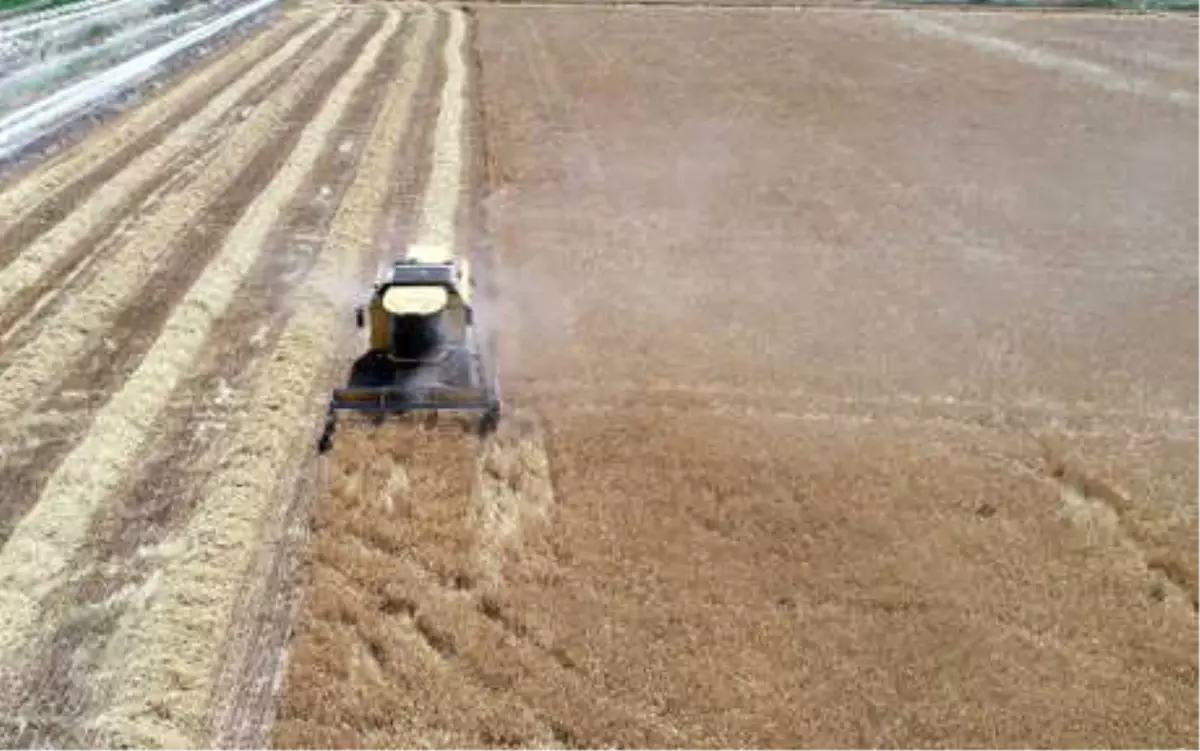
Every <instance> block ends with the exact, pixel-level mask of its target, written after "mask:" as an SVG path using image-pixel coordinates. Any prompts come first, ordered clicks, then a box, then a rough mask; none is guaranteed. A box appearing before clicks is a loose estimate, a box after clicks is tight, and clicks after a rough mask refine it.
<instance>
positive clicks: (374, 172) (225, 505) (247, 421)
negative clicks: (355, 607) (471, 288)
mask: <svg viewBox="0 0 1200 751" xmlns="http://www.w3.org/2000/svg"><path fill="white" fill-rule="evenodd" d="M428 15H429V14H428V13H427V12H421V13H419V14H418V21H417V32H416V35H415V39H414V41H413V42H412V44H411V45H410V46H409V48H408V54H407V55H406V60H405V64H404V68H403V70H402V72H401V74H400V76H399V81H398V83H397V84H396V85H394V86H393V87H392V88H391V90H390V91H389V92H388V95H387V100H386V102H385V105H384V111H383V114H382V115H381V116H380V118H379V119H378V120H377V121H376V124H375V128H374V129H373V132H372V137H371V141H370V143H369V145H368V146H367V148H366V151H365V153H364V155H363V163H362V165H361V166H360V168H359V170H358V173H357V175H356V177H355V181H354V183H353V185H352V186H351V188H350V190H349V191H348V193H347V196H346V198H345V200H344V201H343V203H342V205H341V207H340V208H339V210H338V214H337V217H336V219H335V220H334V224H333V228H332V230H331V233H330V237H329V239H328V241H327V242H326V244H325V247H324V250H323V252H322V254H321V255H320V257H319V258H318V260H317V263H316V265H315V266H314V268H313V270H312V272H311V273H310V275H309V277H308V279H306V281H305V283H304V285H303V286H302V287H300V288H299V289H298V290H297V292H296V295H295V304H294V307H293V313H292V317H291V318H290V320H289V323H288V325H287V327H286V328H285V330H284V331H283V332H282V334H281V336H280V339H279V341H278V343H277V345H276V347H275V348H274V350H273V352H272V354H271V356H270V358H269V360H267V361H266V364H265V366H264V367H263V369H262V370H261V372H259V373H258V374H257V376H256V379H255V384H254V388H253V392H252V393H253V399H252V400H251V406H250V407H249V408H248V409H247V410H245V411H244V412H243V421H240V424H239V429H238V430H237V432H236V433H235V434H234V437H233V438H232V441H231V445H230V449H231V450H230V453H229V455H228V459H227V463H226V464H225V466H224V467H223V468H222V471H221V472H220V474H218V475H217V476H216V477H214V478H213V479H212V480H211V481H210V482H209V483H207V484H206V485H205V486H204V488H203V496H204V499H205V500H204V503H203V504H202V505H201V506H200V507H199V508H198V509H197V511H196V513H195V514H194V515H193V516H192V518H191V519H190V520H189V522H188V525H187V527H186V528H185V529H184V530H182V531H181V533H180V535H179V537H178V538H175V539H176V541H175V543H173V545H172V549H173V550H174V551H175V554H173V555H170V556H168V557H167V560H166V561H165V562H164V567H163V569H162V573H161V577H160V578H159V579H158V582H159V583H158V585H157V591H156V593H155V595H154V597H153V598H152V599H151V600H150V601H149V602H148V603H147V604H146V607H145V608H144V609H136V610H131V611H128V612H127V613H126V614H125V615H124V616H123V617H122V618H121V620H120V623H119V625H118V628H117V632H116V635H115V636H114V638H113V639H112V641H111V642H110V643H109V646H108V648H107V650H106V652H105V655H104V659H103V663H102V666H101V671H100V672H101V675H102V676H103V680H104V682H105V683H106V685H108V686H111V687H112V689H113V692H114V694H113V696H112V699H111V702H110V703H109V705H108V709H107V710H106V711H104V712H103V713H102V715H101V716H100V717H99V718H98V719H97V727H98V728H99V729H101V730H102V731H104V732H107V733H110V734H114V735H116V736H118V737H121V738H124V739H127V740H128V741H129V742H131V743H134V744H137V745H142V744H145V743H147V742H150V743H156V744H157V743H159V742H161V741H162V740H163V739H168V740H169V742H175V743H178V742H192V743H194V742H203V741H202V739H204V738H205V737H207V735H208V733H209V730H210V726H209V724H208V723H209V717H210V713H211V712H212V710H213V709H214V708H213V707H212V706H211V705H210V701H211V700H210V690H211V685H210V681H211V679H212V677H213V675H214V672H215V671H216V670H218V669H219V667H220V665H221V659H222V658H221V652H222V649H221V647H222V644H223V643H224V642H225V639H226V637H227V635H228V636H231V637H235V636H236V635H231V634H229V633H228V632H229V626H230V623H231V619H232V618H233V617H234V616H235V613H234V610H235V606H236V605H237V604H238V600H239V597H238V595H239V590H240V589H241V587H242V586H243V578H244V577H245V575H246V574H247V573H248V571H249V570H250V567H251V565H252V564H253V562H254V560H255V558H256V556H257V553H258V545H259V544H260V539H259V535H260V533H261V532H262V529H263V524H264V522H265V521H266V519H267V517H270V516H273V515H274V512H275V510H276V509H278V508H279V506H280V505H281V504H285V503H286V502H287V501H288V496H289V492H288V491H289V490H290V489H291V486H292V482H291V480H292V479H294V478H295V477H296V475H297V473H298V471H299V464H300V463H301V462H303V461H304V460H305V459H307V458H309V457H310V456H311V454H312V451H313V450H312V449H311V448H309V449H308V451H306V452H303V453H297V452H296V447H297V442H296V440H295V439H296V438H297V437H298V435H302V434H304V433H306V432H308V431H307V430H306V428H312V429H313V431H312V432H313V433H314V434H315V428H316V426H317V424H318V423H319V418H320V417H321V412H322V409H321V408H322V407H323V401H322V400H319V399H314V398H313V397H314V396H316V394H317V393H318V389H320V390H321V391H323V386H324V380H325V378H324V376H325V375H326V372H327V371H328V370H329V365H330V361H331V360H332V353H331V352H330V347H329V342H330V341H331V340H332V339H333V335H334V334H335V333H336V332H337V331H338V330H339V329H340V328H342V325H341V324H340V322H339V319H338V317H337V315H336V314H337V312H340V308H341V306H340V305H339V304H338V303H339V301H337V300H330V299H329V297H328V296H327V284H328V281H329V280H331V279H333V280H337V279H343V278H352V277H354V276H356V275H357V274H358V272H359V270H360V268H361V266H362V265H363V263H362V261H363V257H364V255H365V254H366V253H367V252H368V250H369V249H370V245H371V242H372V240H373V238H374V230H375V227H376V225H377V224H378V222H379V217H380V215H381V213H382V212H383V211H384V209H385V206H384V203H383V197H384V196H385V195H386V191H384V190H381V186H383V185H386V183H387V179H388V172H389V169H390V166H391V156H392V154H393V153H394V152H395V150H396V148H397V144H398V143H399V142H400V141H401V140H402V138H403V133H404V130H405V127H406V124H407V122H408V120H409V112H410V108H409V105H410V101H411V99H412V94H413V91H414V90H415V87H416V81H417V80H419V78H420V76H419V73H420V68H421V64H422V62H421V61H422V58H423V55H424V47H425V45H426V43H427V41H428V38H429V33H430V23H429V18H428ZM382 46H383V44H382V40H380V42H379V44H372V46H371V48H370V49H369V50H368V52H367V53H366V54H365V55H364V57H370V58H374V57H377V56H378V55H379V54H380V53H381V50H382ZM365 75H366V71H363V72H362V75H361V76H360V78H361V77H364V76H365ZM306 418H307V419H306ZM262 584H263V583H261V582H254V583H251V586H250V589H251V590H254V589H257V588H258V587H260V586H262ZM246 604H247V605H252V604H253V597H250V596H248V599H247V601H246ZM133 644H136V645H137V649H136V650H131V649H129V647H130V646H131V645H133ZM166 718H169V719H166Z"/></svg>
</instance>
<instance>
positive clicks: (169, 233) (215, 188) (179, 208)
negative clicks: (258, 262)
mask: <svg viewBox="0 0 1200 751" xmlns="http://www.w3.org/2000/svg"><path fill="white" fill-rule="evenodd" d="M360 27H361V24H356V25H354V26H349V27H346V28H342V29H339V30H338V32H337V35H336V37H335V38H334V39H332V40H331V41H330V42H329V44H328V45H327V46H326V47H325V48H324V49H323V50H322V53H321V54H319V55H317V56H314V57H313V58H312V59H310V60H307V61H305V62H304V64H303V65H301V67H300V68H299V69H298V70H297V71H296V73H295V74H294V76H293V77H292V78H291V79H290V80H289V81H288V82H287V83H286V84H285V85H284V86H283V87H282V88H281V89H280V90H279V91H277V92H276V93H275V94H274V95H273V96H272V97H271V99H270V100H268V102H267V103H266V104H264V105H262V106H260V107H259V108H258V109H257V111H256V112H255V113H254V114H253V115H252V116H251V117H250V118H248V119H247V120H246V121H244V122H243V123H241V125H240V126H239V128H238V129H237V131H236V132H235V133H234V134H233V135H232V136H231V137H230V138H229V139H227V140H226V141H225V142H224V143H223V144H222V148H221V152H220V153H219V154H218V155H217V156H216V157H215V158H214V160H213V161H212V162H211V163H210V164H209V166H208V169H207V170H205V171H204V172H203V173H202V174H201V175H200V176H199V178H198V179H197V181H196V182H195V183H193V184H192V185H190V186H189V189H188V190H186V191H181V192H179V193H176V194H174V195H172V196H171V197H170V198H169V199H168V200H166V201H164V202H163V205H162V206H161V207H160V208H159V210H158V211H156V212H153V213H150V214H147V215H145V216H143V217H141V218H140V221H139V223H138V226H137V228H136V229H135V230H133V231H132V232H131V233H130V235H129V236H128V237H127V238H126V240H125V242H124V244H123V246H122V247H121V248H120V249H119V251H118V253H117V254H116V255H114V256H113V257H112V258H110V259H109V261H108V262H107V263H106V264H105V267H104V269H103V271H102V272H101V273H100V275H99V276H98V277H97V278H96V279H95V280H93V282H92V284H90V285H89V286H88V287H87V288H85V289H83V290H80V291H79V292H77V293H76V294H75V295H74V296H73V299H72V300H71V305H70V306H69V307H66V308H64V309H63V310H61V311H59V312H58V314H56V315H54V316H53V317H51V318H50V319H49V320H47V321H46V322H45V324H44V326H43V329H42V331H41V332H40V333H39V335H38V336H37V337H35V338H33V339H31V340H30V341H29V342H27V343H26V344H25V345H24V346H22V347H21V348H19V349H18V350H17V351H16V352H15V353H13V355H12V357H11V359H10V362H11V363H12V364H11V365H9V367H8V368H7V369H5V371H4V372H3V374H2V375H0V377H2V378H3V379H4V380H5V381H6V389H5V391H4V392H3V393H2V394H0V420H8V419H11V418H12V417H13V416H15V415H16V414H18V413H20V412H22V411H24V410H28V409H29V408H30V407H32V406H34V405H36V404H37V403H39V402H40V401H41V399H40V398H39V395H40V394H46V393H47V392H49V391H52V390H53V387H54V386H56V385H57V384H59V383H61V382H62V380H63V379H64V378H65V377H66V375H67V374H68V372H69V369H70V366H71V364H72V363H73V362H75V360H76V359H77V358H78V357H79V356H80V355H81V354H83V353H84V352H86V351H87V349H89V348H90V346H91V345H92V343H93V341H94V339H93V337H94V336H96V335H98V334H101V333H102V332H103V331H104V330H106V329H107V327H108V326H109V325H111V322H112V320H113V319H114V317H115V316H116V315H117V314H118V313H119V311H120V310H121V309H122V308H123V307H124V306H125V305H126V304H128V303H129V302H130V301H132V300H134V299H136V296H137V293H138V292H139V291H140V290H141V288H142V286H143V285H144V284H145V282H146V281H147V280H148V279H149V278H150V276H151V275H152V274H153V273H154V270H155V269H156V268H157V267H158V266H159V264H161V263H162V262H163V260H164V259H167V258H170V256H171V251H172V246H173V244H174V243H175V242H177V240H176V238H178V237H179V236H180V235H181V234H183V233H184V232H185V231H186V230H187V229H188V228H189V227H194V226H195V225H196V224H197V222H198V221H200V220H202V218H203V217H204V216H205V214H206V212H211V210H212V207H213V204H214V203H216V202H217V201H219V199H220V198H221V197H222V195H224V194H226V193H228V192H229V191H230V190H231V189H236V187H237V186H238V185H239V183H241V182H244V181H245V180H248V179H251V176H250V175H248V174H247V173H246V167H247V161H249V160H250V159H252V158H254V156H255V155H256V154H259V153H260V152H261V151H262V150H263V149H264V148H267V147H269V146H272V145H276V146H277V145H278V142H277V141H276V139H275V135H276V134H275V130H276V128H279V127H285V128H286V127H287V123H288V118H289V116H290V114H291V113H292V112H293V111H294V110H295V109H296V107H297V106H298V104H297V102H298V101H299V100H303V99H305V98H308V97H309V95H312V92H313V91H319V90H320V86H322V85H325V86H328V85H330V84H331V83H332V80H333V79H334V78H335V77H336V76H337V75H339V74H340V69H339V67H338V66H344V65H346V64H348V63H347V60H346V58H345V57H344V56H345V55H349V54H353V52H354V50H353V49H352V48H351V49H349V50H348V49H347V48H348V47H349V46H350V41H351V40H350V39H349V37H351V36H352V35H354V34H356V33H358V32H359V31H360ZM342 69H344V68H342ZM292 125H293V127H294V126H295V124H294V123H293V124H292ZM273 153H276V155H277V157H278V158H282V154H281V150H280V151H276V152H273ZM216 229H218V230H227V229H228V225H225V226H224V227H221V226H220V224H219V223H216ZM219 237H220V235H219V234H218V239H219Z"/></svg>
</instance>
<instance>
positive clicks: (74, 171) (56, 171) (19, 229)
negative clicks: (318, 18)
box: [0, 19, 311, 263]
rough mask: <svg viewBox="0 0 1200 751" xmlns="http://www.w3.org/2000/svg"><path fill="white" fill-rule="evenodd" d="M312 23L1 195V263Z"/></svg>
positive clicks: (167, 95) (181, 89)
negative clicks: (3, 225) (3, 219)
mask: <svg viewBox="0 0 1200 751" xmlns="http://www.w3.org/2000/svg"><path fill="white" fill-rule="evenodd" d="M309 23H311V21H310V20H307V19H305V20H302V21H289V22H286V23H283V24H280V25H279V26H277V27H276V28H274V29H270V30H268V31H266V32H264V33H263V34H260V35H257V36H255V37H254V38H253V39H251V40H249V41H247V42H245V43H244V44H241V45H238V46H237V47H235V48H234V49H232V50H230V51H229V52H228V53H227V54H225V55H222V56H221V57H220V58H219V59H217V60H215V61H213V62H212V63H210V64H208V65H206V66H204V67H203V68H201V69H200V70H197V71H196V72H195V73H193V74H192V75H189V76H187V77H186V78H184V79H183V80H182V81H180V82H179V84H178V85H176V86H172V87H170V88H169V89H167V90H166V91H164V92H162V94H161V95H159V96H156V97H154V98H152V99H151V100H150V101H148V102H147V103H146V104H145V106H142V107H138V108H136V109H134V110H133V111H131V112H130V113H128V114H127V115H125V116H124V117H121V118H118V119H117V120H116V121H115V122H113V123H112V124H110V125H108V126H106V127H102V128H100V129H99V130H98V131H97V132H95V133H94V134H92V135H91V136H90V137H89V138H87V139H86V140H85V141H83V142H81V143H79V144H76V145H75V146H73V147H72V148H70V149H68V150H67V151H66V152H65V153H63V154H61V155H59V156H58V157H55V158H54V159H52V160H51V161H50V162H49V163H48V164H46V165H44V166H42V167H41V168H40V169H38V170H37V171H36V172H33V173H31V174H28V175H26V176H24V177H23V178H21V179H19V180H17V181H16V182H15V183H14V184H12V185H11V186H8V187H7V188H6V189H5V190H4V191H3V192H0V216H5V217H8V218H9V219H8V222H7V228H6V229H5V230H4V232H3V234H0V263H5V262H7V260H9V256H8V250H9V249H10V248H12V249H16V248H18V247H20V246H23V245H25V244H26V243H27V242H28V241H29V240H31V239H32V238H33V237H35V236H36V235H37V234H38V233H40V232H43V231H45V229H46V228H47V226H50V225H53V224H55V223H57V222H58V221H60V220H61V219H62V218H63V217H64V216H65V215H66V214H67V213H69V211H70V210H73V209H74V208H75V206H76V205H77V204H79V203H80V202H82V200H83V199H84V198H85V197H86V196H87V195H89V194H90V193H91V192H93V191H94V190H96V189H97V188H98V187H100V186H101V185H104V184H105V183H106V182H107V181H108V180H109V179H111V178H112V177H113V176H114V175H116V174H117V173H118V172H120V171H122V170H124V169H125V168H126V165H127V164H128V163H129V162H130V160H131V159H133V158H134V157H135V156H137V155H138V154H139V153H141V152H143V151H145V150H147V149H149V148H150V147H152V146H153V145H154V144H156V143H158V142H160V141H161V140H162V138H164V137H165V136H166V135H167V134H169V133H170V132H171V131H173V130H174V129H175V128H176V127H178V125H180V124H181V123H183V122H185V121H186V120H187V119H188V118H189V117H192V116H194V115H195V113H197V112H199V111H200V109H201V108H202V107H203V106H204V105H205V103H207V102H209V101H210V100H212V99H213V98H214V97H215V96H218V95H219V93H220V92H221V91H222V90H223V89H224V88H225V87H227V86H229V85H230V84H231V83H234V82H236V81H238V80H239V79H240V78H242V77H243V76H244V75H246V73H247V71H249V70H251V69H252V68H253V67H254V66H255V65H257V64H259V63H260V62H261V61H262V60H263V58H265V57H267V56H268V55H270V54H271V53H272V52H273V51H276V50H278V49H279V46H280V45H281V44H283V43H284V42H285V40H287V39H288V38H289V37H291V36H293V35H294V34H296V33H297V31H298V30H299V29H301V28H302V27H303V26H304V25H305V24H309Z"/></svg>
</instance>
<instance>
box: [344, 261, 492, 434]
mask: <svg viewBox="0 0 1200 751" xmlns="http://www.w3.org/2000/svg"><path fill="white" fill-rule="evenodd" d="M473 292H474V285H473V281H472V279H471V276H470V265H469V263H468V262H467V261H466V260H464V259H453V260H448V261H444V262H432V263H431V262H422V261H413V260H403V261H397V262H395V263H393V264H391V265H390V266H387V267H385V268H384V269H383V270H382V271H381V273H380V274H379V276H378V277H377V279H376V281H375V285H374V287H373V290H372V293H371V297H370V300H369V301H368V302H367V304H366V305H364V306H362V307H359V308H358V309H356V310H355V321H356V324H357V326H358V328H359V329H366V331H367V337H366V340H367V342H366V344H367V346H366V352H365V353H364V354H363V355H362V356H361V357H359V359H358V360H356V361H355V363H354V366H353V368H352V369H351V372H350V378H349V381H350V382H349V384H348V385H347V386H345V387H343V388H338V389H335V390H334V392H333V399H332V401H331V402H330V405H329V413H328V418H327V420H326V425H325V433H324V435H323V436H322V439H321V449H322V450H326V449H327V448H328V447H329V445H330V444H331V441H332V436H333V432H334V429H335V421H336V418H337V414H338V413H339V412H358V413H369V414H373V415H374V416H376V417H377V418H378V419H380V420H382V419H383V418H384V417H386V416H387V415H391V414H396V415H398V414H406V413H414V412H430V413H432V414H433V415H434V416H435V417H436V415H437V414H438V413H441V412H457V413H470V414H474V415H476V416H478V417H479V418H480V419H479V422H478V429H479V431H480V433H481V434H482V435H487V434H489V433H491V432H492V431H493V430H495V428H496V427H497V425H498V424H499V421H500V399H499V393H498V388H497V384H496V380H495V375H494V373H493V372H492V370H491V369H490V368H489V367H488V362H487V359H488V358H487V356H486V353H485V352H484V351H483V350H482V348H481V346H480V342H479V339H478V336H477V331H476V325H475V308H474V306H473V304H472V297H473Z"/></svg>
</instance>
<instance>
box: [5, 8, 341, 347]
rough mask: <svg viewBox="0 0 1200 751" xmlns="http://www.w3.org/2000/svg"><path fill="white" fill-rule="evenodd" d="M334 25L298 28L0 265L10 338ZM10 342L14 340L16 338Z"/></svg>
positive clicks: (100, 254) (101, 254)
mask: <svg viewBox="0 0 1200 751" xmlns="http://www.w3.org/2000/svg"><path fill="white" fill-rule="evenodd" d="M328 26H329V23H326V24H323V25H319V26H317V27H316V28H310V29H307V30H305V31H302V32H299V33H297V34H295V35H294V36H293V37H292V38H291V39H290V40H289V41H288V42H287V44H285V45H284V46H283V47H282V48H280V49H278V50H277V51H276V52H275V53H274V54H272V55H271V56H269V57H268V58H267V59H266V60H263V61H261V62H260V63H259V64H257V65H256V66H254V67H253V68H252V69H251V70H250V71H249V72H248V73H247V74H246V75H244V76H242V77H241V78H239V79H238V80H236V81H234V82H233V83H231V84H230V85H229V86H228V87H226V88H225V89H224V90H223V91H221V92H220V94H218V95H217V96H216V97H215V98H214V99H212V100H211V101H210V102H209V103H208V104H207V105H206V106H204V107H203V108H202V109H200V111H199V112H198V113H196V115H195V116H194V117H192V118H191V119H189V120H187V121H185V122H182V123H179V125H178V127H177V128H176V129H175V130H174V131H173V132H172V133H171V134H169V135H168V136H166V137H165V138H164V140H163V141H162V142H161V143H159V144H158V145H157V146H155V147H153V148H150V149H148V150H146V151H145V152H143V153H142V154H141V155H139V156H138V157H136V158H135V159H134V160H133V161H132V162H131V163H130V164H128V166H127V167H126V168H125V169H123V170H121V171H119V172H117V173H116V174H115V175H114V176H112V179H111V180H110V181H109V182H108V183H107V184H106V185H105V189H104V190H102V191H96V192H94V193H93V194H92V195H91V196H90V197H89V198H87V199H86V200H84V201H83V202H82V203H81V204H79V205H78V206H77V208H75V209H74V210H72V209H71V208H65V210H66V211H68V212H69V213H68V215H67V216H66V217H65V218H64V220H63V221H62V222H60V223H58V224H56V225H55V226H54V227H53V228H52V229H50V230H49V231H47V232H45V233H44V234H42V235H40V236H39V237H37V238H36V239H35V240H34V241H33V242H31V243H30V244H29V245H28V246H27V247H24V248H23V249H21V250H20V251H19V253H18V254H17V255H16V257H15V258H13V259H12V261H11V263H9V264H8V265H7V266H6V267H4V268H3V269H0V301H2V302H0V337H2V340H9V339H11V338H12V335H13V334H14V333H15V332H14V328H19V324H20V323H22V322H27V321H28V320H29V319H32V318H34V317H36V316H37V315H39V312H40V310H41V309H42V308H43V307H44V305H45V304H46V302H47V301H48V300H50V299H53V297H54V296H56V295H61V294H62V293H63V292H64V289H65V287H66V286H67V285H64V284H63V281H64V276H72V277H73V276H75V275H76V273H77V272H78V271H79V270H80V269H81V267H83V266H84V265H85V264H86V263H87V262H92V261H95V260H97V259H99V258H102V257H103V256H104V255H105V254H104V253H103V252H102V249H103V248H104V244H103V243H102V240H103V239H104V238H105V237H106V236H107V237H114V236H115V237H116V239H117V240H118V241H119V239H120V238H119V236H118V235H117V233H116V228H117V227H119V226H120V225H121V223H122V217H127V216H129V215H132V216H133V217H137V216H138V214H140V213H142V212H141V211H139V210H138V209H139V207H141V206H144V204H145V203H146V202H148V201H149V200H150V199H151V197H152V196H153V195H154V194H155V192H156V191H158V190H159V189H160V188H161V187H164V184H168V185H169V183H170V182H171V181H172V180H179V179H183V180H186V179H187V172H186V171H185V170H184V169H183V168H184V166H185V165H186V164H188V163H189V162H195V161H200V162H201V163H202V161H203V160H202V159H201V158H200V157H198V156H197V154H204V153H205V151H206V148H205V147H212V146H214V145H216V144H219V142H220V138H221V136H222V135H226V133H224V131H227V130H230V129H233V128H236V126H237V123H238V122H240V119H239V116H240V113H241V112H242V111H243V109H244V108H245V107H247V106H250V105H253V104H254V103H255V100H254V98H253V97H254V95H255V94H258V95H259V96H260V97H261V96H262V95H263V91H262V89H263V87H264V86H266V85H269V84H270V83H271V82H272V78H274V77H277V76H278V75H279V74H280V73H281V72H285V71H286V68H285V66H287V65H288V64H289V63H290V62H291V61H292V59H293V58H299V59H303V58H301V57H299V56H300V55H302V54H304V53H305V52H311V50H308V47H309V46H310V45H309V43H310V42H313V41H316V40H317V39H319V38H320V32H322V31H325V30H326V28H327V27H328ZM86 181H87V180H86V178H85V180H84V182H86ZM77 185H78V184H77ZM70 192H71V191H70V190H68V191H67V193H70ZM71 198H73V196H70V195H68V196H67V197H66V199H67V200H70V199H71ZM66 206H67V207H71V206H73V204H66ZM125 221H129V220H128V219H127V220H125ZM109 244H110V245H111V244H112V243H109ZM3 344H5V345H7V346H12V345H11V344H10V343H9V342H8V341H3Z"/></svg>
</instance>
